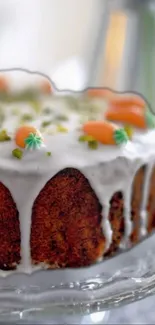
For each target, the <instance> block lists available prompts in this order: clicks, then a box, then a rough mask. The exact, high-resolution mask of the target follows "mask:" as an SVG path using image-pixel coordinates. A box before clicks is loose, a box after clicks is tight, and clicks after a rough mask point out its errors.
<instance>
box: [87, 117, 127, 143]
mask: <svg viewBox="0 0 155 325" xmlns="http://www.w3.org/2000/svg"><path fill="white" fill-rule="evenodd" d="M83 131H84V133H86V134H87V135H89V136H92V137H93V138H94V139H95V140H96V141H98V142H101V143H103V144H106V145H116V144H120V143H121V142H126V141H127V135H126V133H125V131H124V130H123V129H120V128H119V127H118V126H117V125H115V124H113V123H110V122H107V121H88V122H87V123H85V124H84V125H83ZM117 132H118V134H117ZM117 136H119V137H120V136H121V140H120V142H119V143H117V138H116V137H117ZM118 140H119V139H118Z"/></svg>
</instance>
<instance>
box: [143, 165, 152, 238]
mask: <svg viewBox="0 0 155 325" xmlns="http://www.w3.org/2000/svg"><path fill="white" fill-rule="evenodd" d="M153 167H154V161H151V162H149V163H148V164H147V166H146V171H145V177H144V186H143V196H142V203H141V208H140V219H141V220H140V237H141V238H142V237H145V236H146V235H147V216H148V213H147V202H148V198H149V187H150V180H151V175H152V171H153Z"/></svg>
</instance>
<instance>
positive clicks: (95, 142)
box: [88, 140, 98, 150]
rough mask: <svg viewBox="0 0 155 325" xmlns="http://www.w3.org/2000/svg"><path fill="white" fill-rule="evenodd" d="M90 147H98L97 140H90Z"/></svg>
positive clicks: (93, 148)
mask: <svg viewBox="0 0 155 325" xmlns="http://www.w3.org/2000/svg"><path fill="white" fill-rule="evenodd" d="M88 147H89V148H90V149H92V150H95V149H97V148H98V142H97V141H96V140H92V141H88Z"/></svg>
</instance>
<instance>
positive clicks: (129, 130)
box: [124, 125, 134, 139]
mask: <svg viewBox="0 0 155 325" xmlns="http://www.w3.org/2000/svg"><path fill="white" fill-rule="evenodd" d="M124 131H125V132H126V134H127V136H128V137H129V139H131V138H132V136H133V132H134V131H133V127H132V126H130V125H126V126H125V127H124Z"/></svg>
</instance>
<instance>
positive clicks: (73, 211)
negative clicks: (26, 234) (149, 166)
mask: <svg viewBox="0 0 155 325" xmlns="http://www.w3.org/2000/svg"><path fill="white" fill-rule="evenodd" d="M144 172H145V167H144V166H143V167H141V168H140V169H139V170H138V172H137V174H136V176H135V178H134V182H133V194H132V201H131V215H132V221H133V232H132V235H131V241H132V242H133V243H136V242H137V241H138V240H139V229H140V204H141V200H142V189H143V183H144ZM109 220H110V222H111V226H112V230H113V237H112V244H111V246H110V248H109V249H108V251H107V252H106V253H105V256H111V255H113V254H114V253H115V252H116V251H117V250H118V249H119V245H120V242H121V240H122V239H123V236H124V200H123V195H122V193H121V192H117V193H114V195H113V197H112V198H111V201H110V211H109ZM105 244H106V242H105V238H104V235H103V234H102V228H101V206H100V203H99V201H98V199H97V197H96V195H95V193H94V192H93V190H92V188H91V186H90V184H89V182H88V180H87V179H86V178H85V177H84V176H83V175H82V174H81V173H80V172H79V171H78V170H76V169H73V168H67V169H65V170H63V171H61V172H59V173H58V174H57V175H56V176H54V178H53V179H51V180H50V181H49V182H48V183H47V184H46V185H45V187H44V188H43V189H42V190H41V192H40V194H39V195H38V197H37V198H36V200H35V202H34V206H33V210H32V228H31V256H32V261H33V263H34V264H37V263H40V262H45V263H47V264H49V265H51V267H79V266H86V265H90V264H92V263H94V262H95V261H96V259H97V258H99V257H101V255H102V253H103V251H104V249H105Z"/></svg>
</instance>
